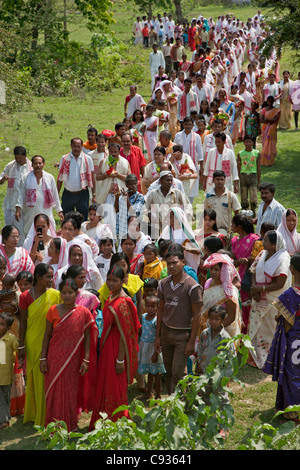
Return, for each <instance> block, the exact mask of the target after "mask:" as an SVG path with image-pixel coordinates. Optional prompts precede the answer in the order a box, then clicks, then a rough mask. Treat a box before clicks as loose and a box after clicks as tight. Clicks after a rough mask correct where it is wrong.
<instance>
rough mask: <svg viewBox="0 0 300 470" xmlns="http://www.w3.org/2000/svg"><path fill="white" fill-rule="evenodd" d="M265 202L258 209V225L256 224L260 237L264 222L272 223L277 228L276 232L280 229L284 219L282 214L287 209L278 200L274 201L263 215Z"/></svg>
mask: <svg viewBox="0 0 300 470" xmlns="http://www.w3.org/2000/svg"><path fill="white" fill-rule="evenodd" d="M264 205H265V203H264V201H262V202H261V203H260V205H259V206H258V209H257V214H256V217H257V224H256V233H257V234H259V235H260V228H261V224H262V223H264V222H271V223H272V224H274V226H275V230H276V229H277V228H278V227H279V225H280V223H281V219H282V214H283V213H284V211H285V208H284V207H283V206H282V205H281V204H280V202H278V201H276V199H275V198H274V199H272V201H271V203H270V204H269V205H268V207H267V208H266V210H265V212H264V213H263V208H264Z"/></svg>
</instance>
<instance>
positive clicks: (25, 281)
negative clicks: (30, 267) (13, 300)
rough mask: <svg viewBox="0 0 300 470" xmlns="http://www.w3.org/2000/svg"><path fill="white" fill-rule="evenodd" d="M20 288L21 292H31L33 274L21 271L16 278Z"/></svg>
mask: <svg viewBox="0 0 300 470" xmlns="http://www.w3.org/2000/svg"><path fill="white" fill-rule="evenodd" d="M16 281H17V284H18V287H19V289H20V291H21V292H25V291H26V290H29V289H30V288H31V287H32V285H33V274H32V273H31V272H29V271H20V272H19V273H18V274H17V278H16Z"/></svg>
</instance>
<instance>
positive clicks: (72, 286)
mask: <svg viewBox="0 0 300 470" xmlns="http://www.w3.org/2000/svg"><path fill="white" fill-rule="evenodd" d="M60 294H61V298H62V301H63V303H62V304H58V305H53V306H52V307H50V309H49V311H48V313H47V321H46V331H45V335H44V340H43V346H42V352H41V359H40V371H41V372H42V374H44V375H45V396H46V420H45V426H47V425H48V424H49V423H51V422H52V421H54V420H59V421H64V422H65V423H66V425H67V428H68V431H69V432H71V431H74V430H76V429H77V420H78V417H77V406H78V392H79V383H80V375H82V376H83V375H84V374H86V373H87V372H88V369H89V362H90V361H89V359H90V348H91V344H92V346H94V347H96V345H95V343H94V342H91V337H94V335H93V334H91V333H92V331H91V330H92V328H93V332H94V331H95V326H96V325H95V321H94V319H93V317H92V314H91V312H90V311H89V310H88V309H87V308H86V307H83V306H82V305H79V306H78V305H76V303H75V302H76V297H77V294H78V287H77V284H76V282H75V281H74V280H73V279H66V280H64V281H63V282H62V283H61V284H60ZM95 337H96V336H95Z"/></svg>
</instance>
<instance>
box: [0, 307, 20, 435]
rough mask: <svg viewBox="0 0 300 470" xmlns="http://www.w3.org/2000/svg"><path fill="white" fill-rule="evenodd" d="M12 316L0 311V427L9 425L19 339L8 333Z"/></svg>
mask: <svg viewBox="0 0 300 470" xmlns="http://www.w3.org/2000/svg"><path fill="white" fill-rule="evenodd" d="M13 322H14V316H13V315H10V314H9V313H5V312H0V429H3V428H7V427H8V426H9V420H10V418H11V415H10V399H11V387H12V382H13V376H14V365H15V358H16V352H17V350H18V346H19V341H18V339H17V337H16V336H15V335H12V334H11V333H9V330H10V328H11V325H12V324H13Z"/></svg>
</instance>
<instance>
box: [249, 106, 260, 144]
mask: <svg viewBox="0 0 300 470" xmlns="http://www.w3.org/2000/svg"><path fill="white" fill-rule="evenodd" d="M258 108H259V104H258V103H257V102H256V101H252V102H251V111H250V113H249V114H246V116H245V134H247V135H250V137H251V139H252V142H253V148H254V149H255V147H256V139H257V137H258V136H259V135H260V133H261V129H260V115H259V113H258V112H257V110H258Z"/></svg>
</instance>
